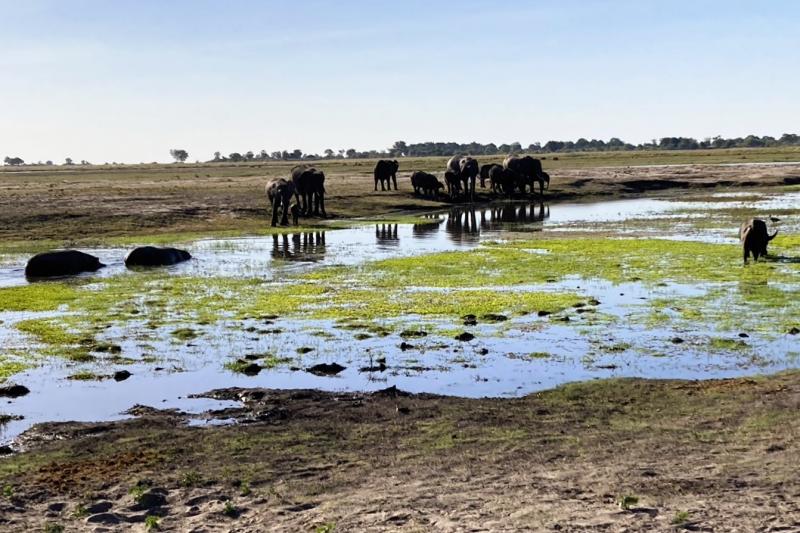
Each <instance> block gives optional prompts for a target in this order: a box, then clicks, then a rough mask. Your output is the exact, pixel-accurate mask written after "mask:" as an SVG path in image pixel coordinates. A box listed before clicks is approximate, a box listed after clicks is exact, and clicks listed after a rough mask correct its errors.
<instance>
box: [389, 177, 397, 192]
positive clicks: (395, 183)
mask: <svg viewBox="0 0 800 533" xmlns="http://www.w3.org/2000/svg"><path fill="white" fill-rule="evenodd" d="M392 181H393V182H394V190H397V174H392ZM390 188H391V187H390Z"/></svg>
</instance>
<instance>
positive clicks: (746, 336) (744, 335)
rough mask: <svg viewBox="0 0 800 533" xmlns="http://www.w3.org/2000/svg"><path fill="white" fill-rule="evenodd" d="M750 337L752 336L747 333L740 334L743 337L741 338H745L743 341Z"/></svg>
mask: <svg viewBox="0 0 800 533" xmlns="http://www.w3.org/2000/svg"><path fill="white" fill-rule="evenodd" d="M749 336H750V335H748V334H747V333H739V337H741V338H743V339H746V338H748V337H749Z"/></svg>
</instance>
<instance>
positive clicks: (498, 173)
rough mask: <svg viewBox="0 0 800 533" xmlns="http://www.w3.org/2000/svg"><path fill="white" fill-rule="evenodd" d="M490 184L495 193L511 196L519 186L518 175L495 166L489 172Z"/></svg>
mask: <svg viewBox="0 0 800 533" xmlns="http://www.w3.org/2000/svg"><path fill="white" fill-rule="evenodd" d="M489 183H490V184H491V187H492V191H494V192H495V193H498V194H505V195H508V196H511V195H512V194H513V193H514V189H515V188H516V186H517V174H516V172H514V171H513V170H509V169H507V168H503V167H502V166H500V165H493V166H492V168H491V169H490V170H489Z"/></svg>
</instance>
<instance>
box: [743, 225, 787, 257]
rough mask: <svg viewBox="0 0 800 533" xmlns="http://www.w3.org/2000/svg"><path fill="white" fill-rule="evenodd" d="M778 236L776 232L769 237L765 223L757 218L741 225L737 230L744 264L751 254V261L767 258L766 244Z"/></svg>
mask: <svg viewBox="0 0 800 533" xmlns="http://www.w3.org/2000/svg"><path fill="white" fill-rule="evenodd" d="M777 235H778V230H775V233H773V234H772V235H770V234H769V233H768V232H767V223H766V222H764V221H763V220H761V219H758V218H751V219H749V220H746V221H745V222H743V223H742V225H741V227H740V228H739V240H740V241H742V251H743V255H744V257H743V259H744V263H745V264H747V256H749V255H750V254H753V261H758V256H764V257H766V256H767V244H769V241H771V240H772V239H774V238H775V237H776V236H777Z"/></svg>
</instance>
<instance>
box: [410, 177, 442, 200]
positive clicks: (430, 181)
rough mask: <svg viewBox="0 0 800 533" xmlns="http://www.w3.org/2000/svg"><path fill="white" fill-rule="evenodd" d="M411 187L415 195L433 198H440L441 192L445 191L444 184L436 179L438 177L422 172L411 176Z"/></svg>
mask: <svg viewBox="0 0 800 533" xmlns="http://www.w3.org/2000/svg"><path fill="white" fill-rule="evenodd" d="M411 186H412V187H414V194H422V195H424V196H429V197H431V198H436V197H437V196H439V190H440V189H444V184H442V182H441V181H439V180H438V179H436V176H434V175H433V174H429V173H427V172H422V171H420V170H417V171H415V172H414V173H413V174H411Z"/></svg>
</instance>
